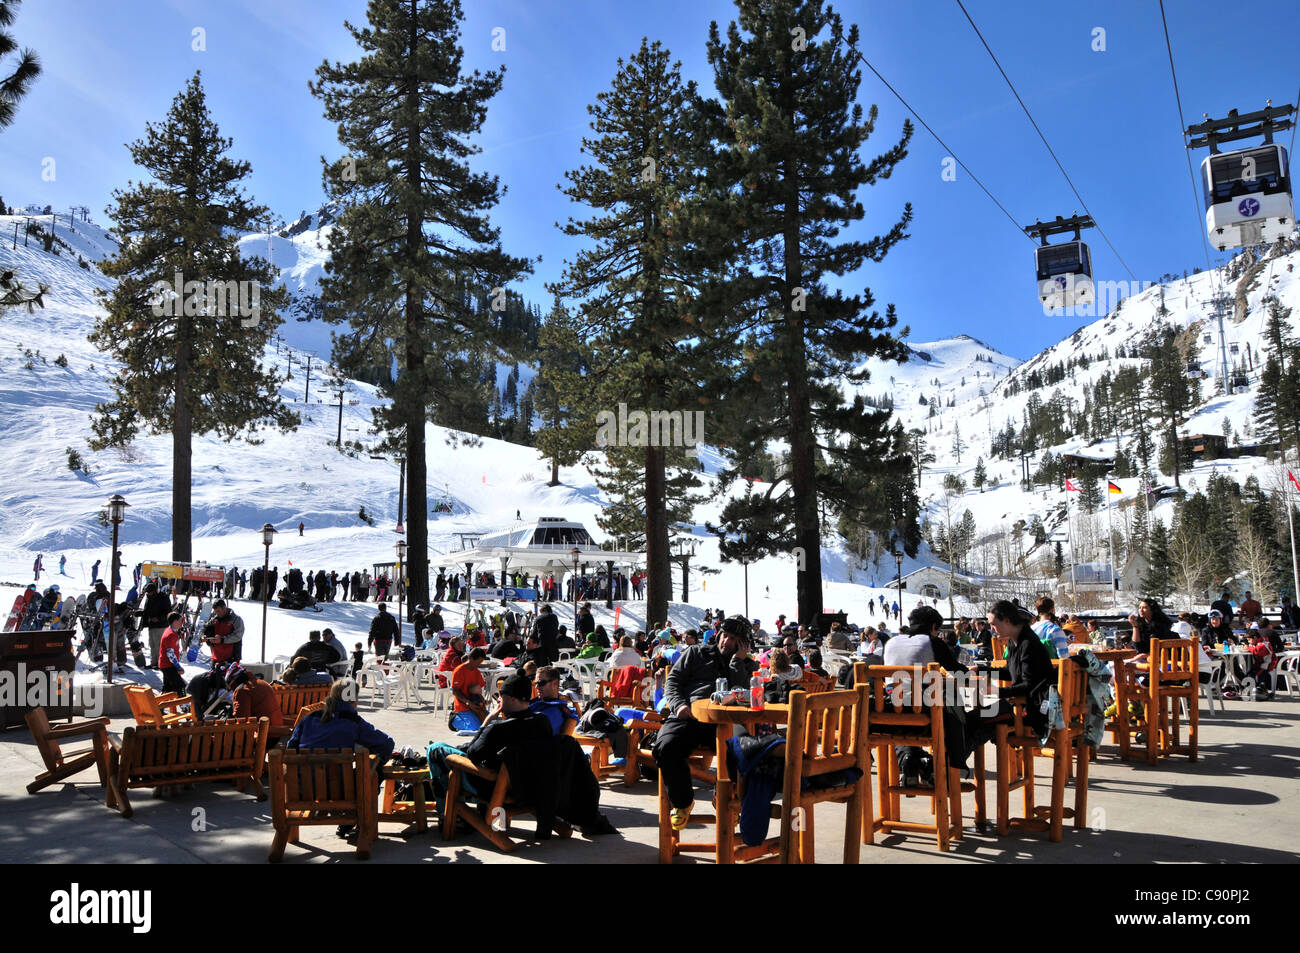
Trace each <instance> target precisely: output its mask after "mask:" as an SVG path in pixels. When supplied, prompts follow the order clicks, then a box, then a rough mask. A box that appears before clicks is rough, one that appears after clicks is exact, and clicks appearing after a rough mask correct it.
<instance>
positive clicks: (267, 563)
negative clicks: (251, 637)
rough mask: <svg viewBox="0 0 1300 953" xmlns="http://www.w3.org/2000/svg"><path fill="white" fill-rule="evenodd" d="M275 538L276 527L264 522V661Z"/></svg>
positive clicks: (264, 656) (263, 659)
mask: <svg viewBox="0 0 1300 953" xmlns="http://www.w3.org/2000/svg"><path fill="white" fill-rule="evenodd" d="M274 539H275V527H274V526H272V525H271V524H270V523H263V524H262V545H263V546H264V547H266V554H265V556H263V558H262V661H263V662H265V661H266V600H267V598H268V596H269V593H268V591H267V590H268V589H270V586H269V585H268V584H267V583H268V582H269V581H270V578H271V543H272V541H274Z"/></svg>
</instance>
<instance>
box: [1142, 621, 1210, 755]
mask: <svg viewBox="0 0 1300 953" xmlns="http://www.w3.org/2000/svg"><path fill="white" fill-rule="evenodd" d="M1148 658H1149V659H1150V663H1149V665H1148V666H1147V676H1148V682H1147V698H1148V704H1147V722H1148V725H1147V761H1148V762H1150V763H1151V764H1155V763H1156V760H1157V759H1158V758H1167V757H1169V756H1170V755H1173V754H1185V755H1187V757H1188V758H1189V759H1190V760H1192V761H1195V760H1196V758H1197V740H1198V739H1197V734H1198V732H1199V730H1200V724H1201V719H1200V691H1201V686H1200V677H1199V674H1198V673H1199V659H1200V656H1199V654H1198V653H1197V651H1196V643H1195V642H1191V641H1189V640H1187V639H1152V640H1151V651H1150V653H1149V655H1148ZM1183 703H1186V705H1187V739H1186V741H1181V740H1180V736H1181V732H1180V728H1181V720H1180V710H1181V708H1182V706H1183Z"/></svg>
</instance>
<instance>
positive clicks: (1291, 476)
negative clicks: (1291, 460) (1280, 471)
mask: <svg viewBox="0 0 1300 953" xmlns="http://www.w3.org/2000/svg"><path fill="white" fill-rule="evenodd" d="M1286 478H1287V479H1288V480H1289V481H1291V485H1292V486H1293V487H1295V488H1296V490H1297V491H1300V480H1297V479H1296V478H1295V474H1294V473H1292V472H1291V471H1290V470H1287V471H1286Z"/></svg>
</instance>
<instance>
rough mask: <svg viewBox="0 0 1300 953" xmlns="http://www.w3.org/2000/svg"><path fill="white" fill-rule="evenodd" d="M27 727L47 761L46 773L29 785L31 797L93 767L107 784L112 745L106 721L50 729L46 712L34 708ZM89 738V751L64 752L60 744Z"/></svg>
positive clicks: (98, 720) (100, 719) (80, 722)
mask: <svg viewBox="0 0 1300 953" xmlns="http://www.w3.org/2000/svg"><path fill="white" fill-rule="evenodd" d="M27 727H28V729H29V730H30V731H31V733H32V740H33V741H35V742H36V750H37V751H39V752H40V753H41V760H42V761H44V762H45V770H44V771H43V772H42V773H40V774H38V775H37V776H36V780H34V781H32V783H31V784H29V785H27V793H28V794H35V793H36V792H37V791H39V790H41V788H47V787H49V786H50V785H51V784H56V783H58V782H59V781H62V780H63V779H64V778H68V777H71V776H72V775H74V774H77V773H79V772H81V771H84V770H86V768H88V767H90V766H91V765H92V764H93V765H94V766H95V767H96V768H97V769H98V771H99V783H100V786H101V787H102V786H103V785H106V784H108V767H109V751H110V743H109V738H108V719H107V718H94V719H91V720H88V721H74V722H71V723H69V724H66V725H59V727H57V728H51V727H50V720H49V719H48V718H47V717H46V716H45V709H44V708H33V709H32V710H31V711H29V712H28V713H27ZM86 736H89V737H90V742H91V746H90V747H89V748H81V749H79V750H77V751H67V752H65V751H64V750H63V749H62V748H61V747H60V745H59V743H60V742H61V741H66V740H67V739H69V738H82V737H86Z"/></svg>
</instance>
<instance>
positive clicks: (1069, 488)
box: [1065, 477, 1082, 493]
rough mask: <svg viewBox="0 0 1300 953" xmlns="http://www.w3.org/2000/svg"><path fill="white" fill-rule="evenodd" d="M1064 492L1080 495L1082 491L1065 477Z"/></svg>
mask: <svg viewBox="0 0 1300 953" xmlns="http://www.w3.org/2000/svg"><path fill="white" fill-rule="evenodd" d="M1065 492H1066V493H1081V492H1082V491H1081V490H1080V489H1079V487H1078V486H1077V485H1076V484H1075V482H1074V481H1073V480H1071V479H1070V478H1069V477H1066V478H1065Z"/></svg>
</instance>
